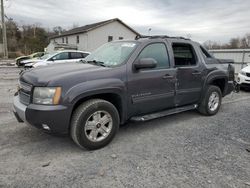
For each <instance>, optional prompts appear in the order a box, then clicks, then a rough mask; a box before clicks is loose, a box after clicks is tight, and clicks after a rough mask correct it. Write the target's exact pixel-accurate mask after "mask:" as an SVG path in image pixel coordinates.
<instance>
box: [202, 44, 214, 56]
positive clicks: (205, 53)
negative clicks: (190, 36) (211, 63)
mask: <svg viewBox="0 0 250 188" xmlns="http://www.w3.org/2000/svg"><path fill="white" fill-rule="evenodd" d="M200 49H201V52H202V55H203V56H204V57H205V58H211V57H212V56H211V55H210V54H209V53H208V51H207V50H206V49H205V48H203V47H202V46H200Z"/></svg>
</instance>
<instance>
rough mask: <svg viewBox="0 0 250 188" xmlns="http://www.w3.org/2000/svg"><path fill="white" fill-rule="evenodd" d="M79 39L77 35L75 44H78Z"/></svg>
mask: <svg viewBox="0 0 250 188" xmlns="http://www.w3.org/2000/svg"><path fill="white" fill-rule="evenodd" d="M79 39H80V38H79V35H77V36H76V43H77V44H79V41H80V40H79Z"/></svg>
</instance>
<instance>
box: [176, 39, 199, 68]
mask: <svg viewBox="0 0 250 188" xmlns="http://www.w3.org/2000/svg"><path fill="white" fill-rule="evenodd" d="M173 52H174V61H175V66H177V67H181V66H192V65H196V56H195V53H194V49H193V47H192V46H191V45H190V44H182V43H181V44H179V43H174V44H173Z"/></svg>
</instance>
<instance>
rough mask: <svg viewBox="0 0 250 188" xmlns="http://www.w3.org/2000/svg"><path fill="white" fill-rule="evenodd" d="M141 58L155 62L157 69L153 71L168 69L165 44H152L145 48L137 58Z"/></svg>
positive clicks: (168, 63)
mask: <svg viewBox="0 0 250 188" xmlns="http://www.w3.org/2000/svg"><path fill="white" fill-rule="evenodd" d="M141 58H153V59H155V60H156V61H157V67H156V68H155V69H163V68H169V67H170V62H169V58H168V52H167V49H166V46H165V44H163V43H154V44H150V45H148V46H146V47H145V48H144V49H143V50H142V51H141V53H140V55H139V56H138V59H141Z"/></svg>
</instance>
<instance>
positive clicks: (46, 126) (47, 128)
mask: <svg viewBox="0 0 250 188" xmlns="http://www.w3.org/2000/svg"><path fill="white" fill-rule="evenodd" d="M42 126H43V129H45V130H48V131H49V130H50V128H49V126H48V125H46V124H42Z"/></svg>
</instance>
